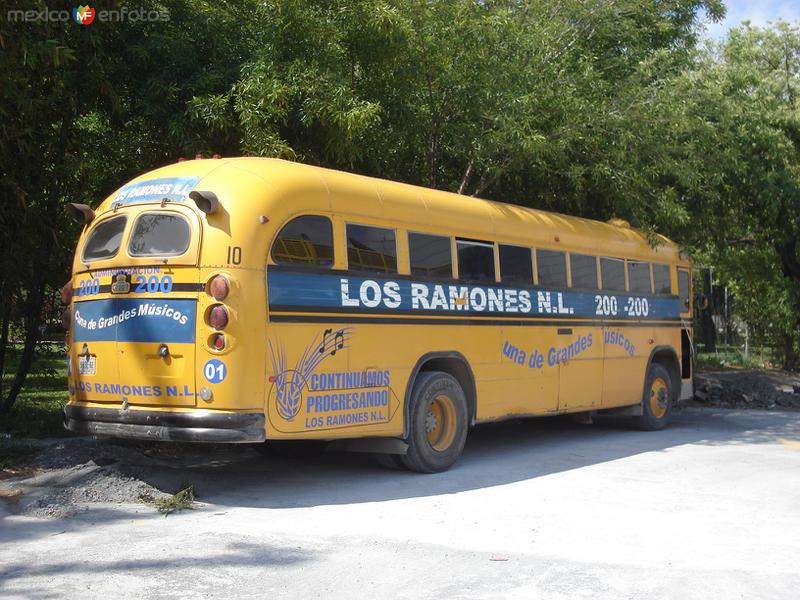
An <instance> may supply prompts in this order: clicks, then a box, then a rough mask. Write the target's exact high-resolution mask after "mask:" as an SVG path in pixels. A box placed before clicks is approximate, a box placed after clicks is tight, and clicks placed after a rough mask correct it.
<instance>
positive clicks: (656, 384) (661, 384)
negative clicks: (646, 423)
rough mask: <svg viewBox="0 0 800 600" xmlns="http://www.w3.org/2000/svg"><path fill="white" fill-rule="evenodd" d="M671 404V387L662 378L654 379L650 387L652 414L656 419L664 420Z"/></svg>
mask: <svg viewBox="0 0 800 600" xmlns="http://www.w3.org/2000/svg"><path fill="white" fill-rule="evenodd" d="M668 404H669V386H667V382H666V381H664V380H663V379H662V378H661V377H656V378H655V379H653V383H652V384H651V385H650V413H651V414H652V415H653V416H654V417H655V418H656V419H663V418H664V415H666V414H667V405H668Z"/></svg>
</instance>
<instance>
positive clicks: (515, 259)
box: [500, 244, 533, 285]
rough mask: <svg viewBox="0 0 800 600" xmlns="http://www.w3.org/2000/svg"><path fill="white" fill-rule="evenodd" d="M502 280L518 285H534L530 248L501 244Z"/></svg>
mask: <svg viewBox="0 0 800 600" xmlns="http://www.w3.org/2000/svg"><path fill="white" fill-rule="evenodd" d="M500 280H501V281H502V282H503V283H511V284H516V285H533V259H532V257H531V249H530V248H523V247H522V246H509V245H507V244H500Z"/></svg>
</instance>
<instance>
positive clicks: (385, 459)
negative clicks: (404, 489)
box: [374, 454, 406, 471]
mask: <svg viewBox="0 0 800 600" xmlns="http://www.w3.org/2000/svg"><path fill="white" fill-rule="evenodd" d="M374 456H375V462H376V463H378V466H379V467H381V468H384V469H391V470H393V471H405V469H406V466H405V465H404V464H403V460H402V458H401V457H400V455H399V454H375V455H374Z"/></svg>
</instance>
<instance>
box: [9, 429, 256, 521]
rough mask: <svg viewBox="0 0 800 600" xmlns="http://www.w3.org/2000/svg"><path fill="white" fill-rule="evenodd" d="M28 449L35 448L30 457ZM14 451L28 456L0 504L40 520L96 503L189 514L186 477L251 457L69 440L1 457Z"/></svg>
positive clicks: (229, 450)
mask: <svg viewBox="0 0 800 600" xmlns="http://www.w3.org/2000/svg"><path fill="white" fill-rule="evenodd" d="M15 444H16V446H15ZM31 444H34V445H35V446H36V447H35V449H34V451H33V452H32V453H30V452H29V450H30V446H31ZM15 447H18V448H19V447H21V448H24V449H25V451H26V452H29V454H26V455H25V458H24V462H22V463H20V464H18V465H16V466H15V467H14V469H16V471H15V470H9V471H7V473H6V478H5V479H4V480H2V481H0V502H3V503H4V505H5V506H6V508H7V509H9V510H11V511H12V512H16V513H22V514H26V515H30V516H35V517H44V518H63V517H69V516H71V515H73V514H75V513H76V512H79V511H83V510H87V509H88V508H89V507H90V506H91V505H92V504H94V503H98V502H101V503H102V502H105V503H108V502H110V503H141V504H143V505H146V506H148V507H150V509H152V510H160V511H162V512H171V511H172V510H174V509H172V507H174V506H176V507H178V509H182V508H187V507H189V506H191V505H192V504H193V501H194V490H192V499H191V502H186V501H185V498H184V497H183V496H185V495H186V492H185V490H186V489H187V488H188V487H189V486H191V481H187V480H186V475H187V472H191V470H192V469H195V468H199V469H202V468H203V467H205V466H208V465H210V464H213V465H214V466H217V465H219V464H221V463H222V464H224V463H225V462H226V461H231V460H237V459H238V460H240V459H241V456H242V455H243V454H246V453H252V452H253V451H252V450H250V449H247V448H238V447H231V446H216V445H202V446H197V445H187V444H158V443H149V442H125V441H121V440H104V439H92V438H68V439H58V440H45V441H39V442H30V441H17V442H15V443H6V444H4V445H3V447H0V453H3V451H5V452H6V453H7V454H9V453H13V452H15V450H14V448H15ZM15 474H16V476H14V475H15ZM182 492H183V496H181V497H179V498H173V495H176V494H180V493H182ZM162 507H167V508H170V509H171V510H169V511H165V510H163V509H162Z"/></svg>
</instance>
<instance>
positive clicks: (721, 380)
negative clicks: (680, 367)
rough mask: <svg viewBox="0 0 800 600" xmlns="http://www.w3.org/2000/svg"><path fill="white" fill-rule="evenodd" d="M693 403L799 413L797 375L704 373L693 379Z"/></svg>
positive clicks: (799, 377)
mask: <svg viewBox="0 0 800 600" xmlns="http://www.w3.org/2000/svg"><path fill="white" fill-rule="evenodd" d="M694 384H695V396H694V401H695V402H696V403H698V404H700V405H705V406H713V407H715V408H716V407H720V408H759V409H766V410H786V409H790V410H800V375H799V374H797V373H789V372H787V371H777V370H745V369H742V370H727V371H708V372H705V373H698V374H697V375H696V376H695V382H694Z"/></svg>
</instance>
